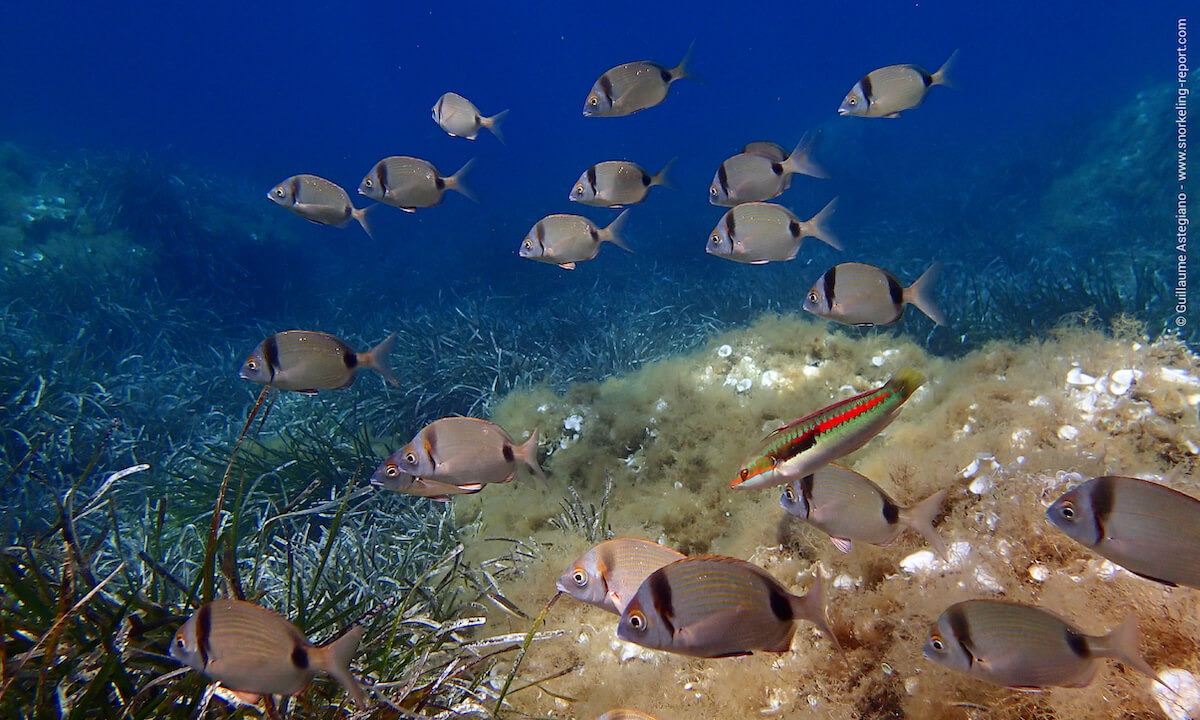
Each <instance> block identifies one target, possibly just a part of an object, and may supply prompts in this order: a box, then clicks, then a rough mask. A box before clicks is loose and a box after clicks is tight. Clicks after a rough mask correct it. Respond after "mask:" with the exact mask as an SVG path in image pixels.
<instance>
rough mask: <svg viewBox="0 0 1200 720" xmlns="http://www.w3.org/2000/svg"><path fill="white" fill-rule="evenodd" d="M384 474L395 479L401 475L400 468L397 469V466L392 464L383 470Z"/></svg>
mask: <svg viewBox="0 0 1200 720" xmlns="http://www.w3.org/2000/svg"><path fill="white" fill-rule="evenodd" d="M383 474H384V475H387V476H388V477H390V478H394V477H396V476H397V475H399V474H400V468H398V467H396V466H395V465H393V464H391V463H388V466H387V467H386V468H384V469H383Z"/></svg>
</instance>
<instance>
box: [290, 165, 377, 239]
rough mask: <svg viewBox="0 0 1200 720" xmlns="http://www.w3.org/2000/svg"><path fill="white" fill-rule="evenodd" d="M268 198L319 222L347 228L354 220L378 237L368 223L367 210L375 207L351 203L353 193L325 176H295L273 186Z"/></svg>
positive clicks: (368, 232) (368, 235) (309, 219)
mask: <svg viewBox="0 0 1200 720" xmlns="http://www.w3.org/2000/svg"><path fill="white" fill-rule="evenodd" d="M267 197H268V198H270V199H271V202H273V203H275V204H276V205H279V206H281V207H285V208H287V209H288V210H291V211H292V212H294V213H296V214H297V215H299V216H300V217H302V218H304V219H305V220H308V221H310V222H315V223H317V224H318V225H333V226H334V227H346V225H348V224H349V223H350V221H351V220H354V221H355V222H357V223H358V224H359V225H361V226H362V229H363V230H364V231H366V233H367V237H374V236H373V235H371V227H370V226H369V225H368V224H367V211H368V210H370V209H371V207H375V206H374V205H372V206H371V207H365V208H356V207H354V205H353V203H351V202H350V195H348V194H347V193H346V191H345V190H344V189H342V186H341V185H338V184H337V183H334V182H330V181H329V180H326V179H325V178H323V177H318V176H316V175H293V176H291V177H290V178H288V179H287V180H284V181H283V182H281V183H279V184H278V185H276V186H275V187H273V188H271V190H270V192H268V193H267Z"/></svg>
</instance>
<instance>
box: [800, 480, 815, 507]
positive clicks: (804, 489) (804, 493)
mask: <svg viewBox="0 0 1200 720" xmlns="http://www.w3.org/2000/svg"><path fill="white" fill-rule="evenodd" d="M813 479H814V478H813V475H812V474H808V475H805V476H804V477H802V478H800V496H801V497H803V498H804V517H808V516H809V515H810V514H812V494H813Z"/></svg>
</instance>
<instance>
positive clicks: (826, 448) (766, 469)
mask: <svg viewBox="0 0 1200 720" xmlns="http://www.w3.org/2000/svg"><path fill="white" fill-rule="evenodd" d="M924 383H925V376H924V375H922V374H921V373H919V372H917V371H916V370H914V369H912V368H910V367H906V368H904V369H903V370H901V371H899V372H897V373H896V374H895V375H893V376H892V377H891V379H889V380H888V381H887V382H886V383H885V384H884V385H883V386H882V387H878V388H876V389H874V390H868V391H867V392H865V393H861V394H859V395H855V396H854V397H852V398H847V399H845V400H839V401H838V402H835V403H833V404H832V405H829V406H827V407H824V408H821V409H820V410H818V411H816V412H814V413H812V414H811V415H806V416H804V417H802V418H800V419H799V420H796V421H794V422H791V423H788V424H787V425H784V426H783V427H781V428H779V429H778V430H776V431H775V432H773V433H771V434H770V435H768V436H767V437H766V439H764V440H763V441H762V444H760V445H759V447H758V449H757V450H755V451H754V453H753V454H752V455H751V456H750V457H749V458H748V459H747V460H746V462H745V463H743V464H742V467H741V468H740V469H739V470H738V471H737V474H736V475H734V477H733V481H732V482H731V483H729V486H730V487H732V488H738V489H743V490H746V489H753V488H766V487H773V486H775V485H783V484H784V483H787V482H790V481H792V480H793V479H796V478H802V477H804V476H805V475H811V474H812V473H813V472H815V471H816V470H818V469H820V468H821V467H823V466H825V465H828V464H829V463H831V462H833V461H834V460H837V459H838V458H840V457H843V456H845V455H849V454H850V453H852V452H854V451H855V450H857V449H859V448H860V447H862V446H863V445H866V444H867V442H869V441H870V440H871V438H873V437H875V436H876V435H878V434H879V432H880V431H882V430H883V429H884V428H885V427H887V426H888V425H890V424H891V423H892V421H893V420H895V419H896V416H897V415H898V414H899V413H900V408H901V407H903V406H904V403H905V401H906V400H908V399H909V398H910V397H912V394H913V393H914V392H916V390H917V388H919V387H921V385H922V384H924Z"/></svg>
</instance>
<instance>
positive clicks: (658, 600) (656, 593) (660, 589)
mask: <svg viewBox="0 0 1200 720" xmlns="http://www.w3.org/2000/svg"><path fill="white" fill-rule="evenodd" d="M646 581H647V582H649V583H650V598H651V599H652V600H653V601H654V610H655V612H657V613H658V617H659V618H660V619H662V621H663V624H665V625H666V626H667V630H668V631H669V632H670V633H671V635H674V634H675V623H673V622H672V618H674V617H675V606H674V604H673V602H672V600H671V582H670V581H669V580H667V574H666V573H664V572H662V571H661V570H656V571H655V572H653V573H651V574H650V577H649V578H647V579H646Z"/></svg>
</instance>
